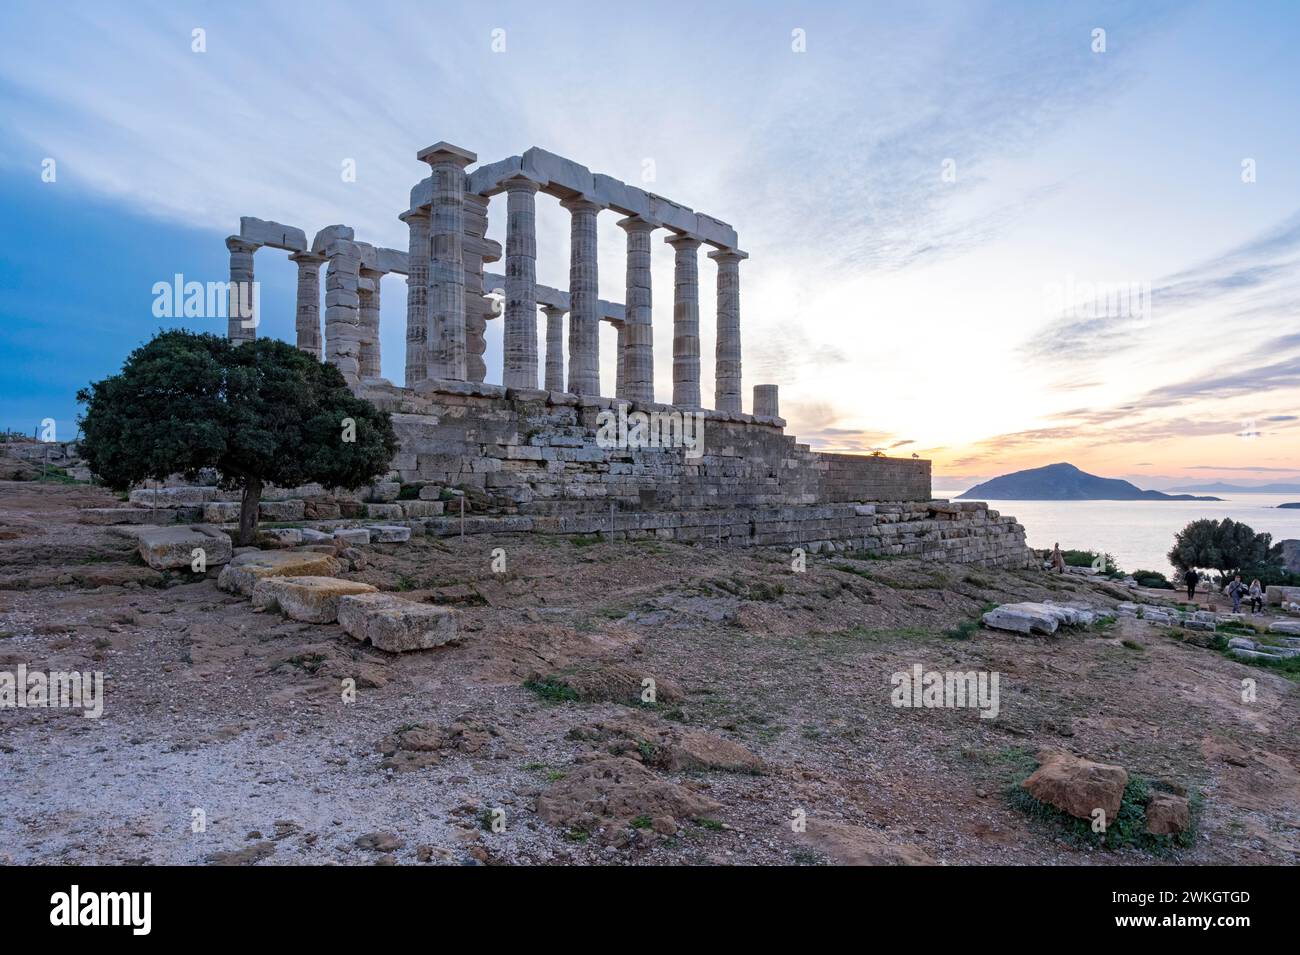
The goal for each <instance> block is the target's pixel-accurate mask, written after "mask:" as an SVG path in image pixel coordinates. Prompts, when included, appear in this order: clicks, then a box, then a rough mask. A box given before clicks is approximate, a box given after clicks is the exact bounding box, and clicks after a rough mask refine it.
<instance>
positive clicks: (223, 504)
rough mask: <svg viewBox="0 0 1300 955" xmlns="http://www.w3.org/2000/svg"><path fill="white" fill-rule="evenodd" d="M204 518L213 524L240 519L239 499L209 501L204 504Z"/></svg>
mask: <svg viewBox="0 0 1300 955" xmlns="http://www.w3.org/2000/svg"><path fill="white" fill-rule="evenodd" d="M203 519H204V520H205V521H207V522H209V523H211V524H227V523H229V522H231V521H237V520H239V502H238V501H209V502H208V503H207V504H204V505H203Z"/></svg>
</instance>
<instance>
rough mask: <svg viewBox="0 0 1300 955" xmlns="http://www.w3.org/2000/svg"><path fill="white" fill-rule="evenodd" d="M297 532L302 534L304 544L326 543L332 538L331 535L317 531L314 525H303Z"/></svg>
mask: <svg viewBox="0 0 1300 955" xmlns="http://www.w3.org/2000/svg"><path fill="white" fill-rule="evenodd" d="M299 533H300V534H302V542H303V543H304V544H328V543H330V542H332V541H333V540H334V538H333V536H332V535H330V534H326V533H325V532H324V531H318V530H316V529H315V528H314V527H304V528H303V529H302V530H301V531H299Z"/></svg>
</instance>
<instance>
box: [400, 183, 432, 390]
mask: <svg viewBox="0 0 1300 955" xmlns="http://www.w3.org/2000/svg"><path fill="white" fill-rule="evenodd" d="M398 218H399V219H401V220H402V221H403V222H405V223H406V227H407V229H408V230H409V233H410V239H409V241H408V243H407V247H406V250H407V251H406V269H407V272H406V377H405V378H404V379H403V382H404V383H405V385H406V387H407V388H410V387H411V386H412V385H413V384H415V383H416V382H417V381H424V376H425V372H426V368H425V358H424V356H425V349H427V348H428V341H429V210H428V209H424V208H418V209H408V210H407V211H406V212H403V213H402V214H401V215H400V216H398Z"/></svg>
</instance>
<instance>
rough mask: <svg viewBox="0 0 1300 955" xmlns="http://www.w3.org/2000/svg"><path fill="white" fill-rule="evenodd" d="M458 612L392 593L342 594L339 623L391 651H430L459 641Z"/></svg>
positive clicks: (348, 630)
mask: <svg viewBox="0 0 1300 955" xmlns="http://www.w3.org/2000/svg"><path fill="white" fill-rule="evenodd" d="M457 616H458V614H457V612H456V611H455V610H452V609H451V608H449V607H441V606H437V605H435V604H423V603H416V602H415V601H413V600H404V599H402V598H401V597H396V596H394V595H392V594H381V593H373V594H360V595H357V596H346V597H342V598H341V599H340V600H339V603H338V621H339V625H340V626H341V627H342V628H343V629H344V630H345V631H346V632H347V633H348V634H349V635H350V636H352V637H355V638H356V639H357V640H361V641H363V642H364V641H366V640H369V641H370V643H371V645H372V646H374V647H376V648H377V649H380V650H387V651H388V652H389V653H404V652H406V651H408V650H427V649H429V648H431V647H437V646H441V645H442V644H444V643H447V642H449V641H451V640H455V639H456V636H457V634H458V630H459V628H458V626H457Z"/></svg>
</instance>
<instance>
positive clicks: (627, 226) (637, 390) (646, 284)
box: [617, 216, 655, 401]
mask: <svg viewBox="0 0 1300 955" xmlns="http://www.w3.org/2000/svg"><path fill="white" fill-rule="evenodd" d="M618 224H619V226H620V227H621V228H622V229H623V231H625V232H626V233H627V295H626V297H625V298H624V299H623V301H624V308H625V317H624V324H623V326H622V327H620V328H619V330H618V339H619V350H618V358H619V369H620V380H621V381H622V383H623V390H621V391H619V392H618V393H617V394H618V396H619V397H620V398H630V399H632V400H633V401H654V398H655V364H654V362H655V354H654V328H653V326H652V325H651V315H652V311H651V290H650V233H651V232H653V231H654V230H655V225H654V223H653V222H647V221H646V220H645V219H642V218H640V217H638V216H629V217H628V218H626V219H620V220H619V223H618Z"/></svg>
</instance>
